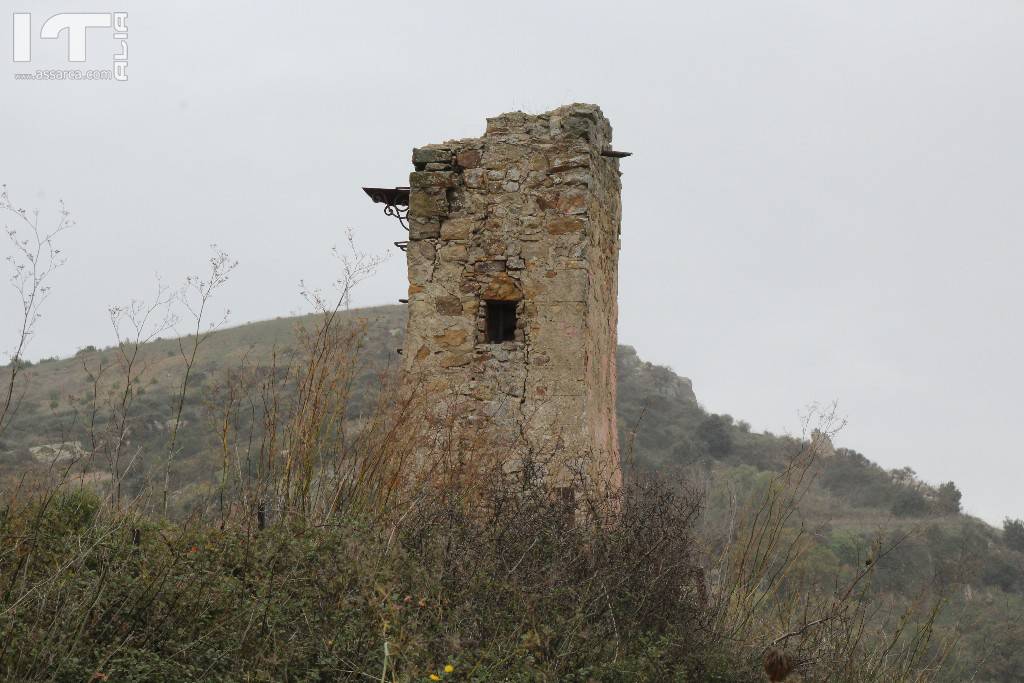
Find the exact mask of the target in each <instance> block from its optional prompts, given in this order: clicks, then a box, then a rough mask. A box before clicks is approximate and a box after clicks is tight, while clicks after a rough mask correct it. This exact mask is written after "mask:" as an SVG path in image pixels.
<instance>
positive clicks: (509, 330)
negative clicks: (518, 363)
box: [484, 301, 516, 344]
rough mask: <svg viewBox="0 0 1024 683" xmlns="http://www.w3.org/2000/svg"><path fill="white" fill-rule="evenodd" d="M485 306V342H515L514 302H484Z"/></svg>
mask: <svg viewBox="0 0 1024 683" xmlns="http://www.w3.org/2000/svg"><path fill="white" fill-rule="evenodd" d="M484 303H485V304H486V306H487V342H488V343H489V344H496V343H498V342H503V341H515V338H516V302H515V301H486V302H484Z"/></svg>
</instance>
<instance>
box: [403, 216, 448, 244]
mask: <svg viewBox="0 0 1024 683" xmlns="http://www.w3.org/2000/svg"><path fill="white" fill-rule="evenodd" d="M440 236H441V222H440V221H429V220H428V221H421V220H410V221H409V239H410V240H429V239H436V238H438V237H440Z"/></svg>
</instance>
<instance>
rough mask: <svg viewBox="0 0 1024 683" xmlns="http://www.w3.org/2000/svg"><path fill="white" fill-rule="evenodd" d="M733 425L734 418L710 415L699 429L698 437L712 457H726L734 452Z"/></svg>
mask: <svg viewBox="0 0 1024 683" xmlns="http://www.w3.org/2000/svg"><path fill="white" fill-rule="evenodd" d="M731 424H732V418H731V417H729V416H727V415H708V416H707V418H705V419H704V421H703V422H701V423H700V426H699V427H697V437H698V438H699V439H700V440H701V441H703V442H704V446H705V447H706V448H707V450H708V453H709V454H710V455H725V454H726V453H728V452H729V451H731V450H732V434H730V433H729V428H730V426H731Z"/></svg>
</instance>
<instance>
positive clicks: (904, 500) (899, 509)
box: [892, 489, 928, 517]
mask: <svg viewBox="0 0 1024 683" xmlns="http://www.w3.org/2000/svg"><path fill="white" fill-rule="evenodd" d="M926 512H928V501H927V500H926V499H925V497H924V494H923V493H921V492H920V491H919V490H917V489H904V490H903V491H901V492H900V493H899V494H898V495H897V496H896V500H895V502H893V504H892V514H894V515H896V516H897V517H920V516H921V515H923V514H925V513H926Z"/></svg>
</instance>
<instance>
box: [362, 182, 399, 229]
mask: <svg viewBox="0 0 1024 683" xmlns="http://www.w3.org/2000/svg"><path fill="white" fill-rule="evenodd" d="M363 192H365V193H366V194H367V195H368V196H369V197H370V199H372V200H373V203H374V204H383V205H384V215H386V216H394V217H395V218H397V219H398V222H399V223H401V224H402V227H403V228H405V229H406V230H408V229H409V224H408V223H407V222H406V221H407V220H408V217H409V188H408V187H364V188H363Z"/></svg>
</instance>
